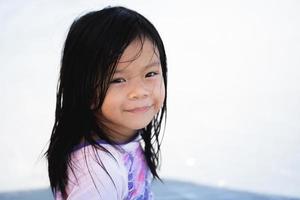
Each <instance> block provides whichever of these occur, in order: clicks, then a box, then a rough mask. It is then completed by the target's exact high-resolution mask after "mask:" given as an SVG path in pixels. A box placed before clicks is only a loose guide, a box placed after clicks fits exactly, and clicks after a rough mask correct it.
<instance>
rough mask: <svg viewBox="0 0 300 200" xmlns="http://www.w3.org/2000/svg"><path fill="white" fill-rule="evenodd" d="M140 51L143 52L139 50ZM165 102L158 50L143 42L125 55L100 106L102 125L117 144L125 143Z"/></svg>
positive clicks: (144, 125) (133, 45)
mask: <svg viewBox="0 0 300 200" xmlns="http://www.w3.org/2000/svg"><path fill="white" fill-rule="evenodd" d="M141 48H142V49H141ZM164 99H165V85H164V80H163V76H162V69H161V65H160V59H159V55H158V50H157V49H156V48H154V46H153V44H152V42H150V41H149V40H148V39H145V41H144V44H141V41H140V40H135V41H133V42H132V43H131V44H130V45H129V46H128V47H127V48H126V49H125V51H124V53H123V55H122V56H121V59H120V61H119V63H118V64H117V68H116V72H115V74H114V75H113V79H112V81H111V83H110V86H109V88H108V91H107V94H106V96H105V99H104V102H103V104H102V107H101V110H102V117H101V121H102V123H103V124H104V125H105V126H106V127H108V129H109V130H108V133H109V136H110V137H111V139H112V140H114V141H116V142H126V141H128V140H129V139H131V138H132V137H133V136H134V135H135V133H136V131H137V130H138V129H141V128H144V127H146V126H147V125H148V124H149V123H150V122H151V120H152V119H153V117H154V116H155V115H156V114H157V113H158V112H159V110H160V108H161V107H162V105H163V102H164Z"/></svg>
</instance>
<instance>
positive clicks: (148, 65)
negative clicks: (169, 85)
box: [115, 60, 160, 73]
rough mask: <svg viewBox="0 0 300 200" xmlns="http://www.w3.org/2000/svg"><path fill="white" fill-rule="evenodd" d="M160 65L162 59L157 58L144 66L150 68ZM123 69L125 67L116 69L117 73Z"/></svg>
mask: <svg viewBox="0 0 300 200" xmlns="http://www.w3.org/2000/svg"><path fill="white" fill-rule="evenodd" d="M158 65H160V61H157V60H156V61H153V62H151V63H148V64H147V65H145V66H144V68H150V67H153V66H158ZM125 69H126V68H125ZM122 71H124V69H121V70H118V69H116V71H115V73H121V72H122Z"/></svg>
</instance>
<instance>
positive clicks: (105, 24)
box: [45, 7, 167, 197]
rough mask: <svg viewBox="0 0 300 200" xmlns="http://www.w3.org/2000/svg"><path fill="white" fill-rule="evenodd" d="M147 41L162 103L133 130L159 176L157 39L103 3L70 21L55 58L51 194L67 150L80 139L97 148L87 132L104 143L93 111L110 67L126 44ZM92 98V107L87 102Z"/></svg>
mask: <svg viewBox="0 0 300 200" xmlns="http://www.w3.org/2000/svg"><path fill="white" fill-rule="evenodd" d="M136 39H141V41H144V40H145V39H149V40H150V41H151V42H152V43H153V45H154V47H155V48H156V49H157V50H158V53H159V59H160V63H161V67H162V75H163V79H164V85H165V93H166V94H165V100H164V102H163V106H162V108H161V109H160V111H159V113H157V114H156V115H155V116H154V118H153V119H152V121H151V122H150V123H149V124H148V125H147V126H146V127H145V128H143V129H141V130H139V131H140V132H141V136H142V138H143V142H144V154H145V159H146V161H147V164H148V166H149V169H150V171H151V173H152V175H153V177H154V178H158V179H160V178H159V176H158V173H157V168H158V166H159V164H160V145H161V139H160V137H159V133H160V130H161V126H162V121H163V119H166V110H167V105H166V102H167V98H166V97H167V63H166V54H165V49H164V45H163V42H162V39H161V37H160V35H159V33H158V31H157V30H156V28H155V27H154V26H153V24H152V23H151V22H149V21H148V20H147V19H146V18H145V17H143V16H142V15H141V14H139V13H137V12H135V11H133V10H130V9H127V8H124V7H107V8H104V9H102V10H100V11H93V12H89V13H87V14H85V15H83V16H81V17H79V18H78V19H76V20H75V21H74V22H73V24H72V25H71V27H70V30H69V32H68V35H67V38H66V41H65V44H64V49H63V53H62V59H61V69H60V76H59V80H58V85H57V97H56V111H55V122H54V126H53V129H52V134H51V138H50V144H49V147H48V150H47V151H46V153H45V155H46V157H47V160H48V173H49V179H50V185H51V189H52V192H53V193H54V194H55V193H56V192H58V191H60V192H61V193H62V196H63V197H65V196H66V191H65V190H66V186H67V183H68V167H72V166H71V159H70V156H71V153H72V151H73V149H74V147H75V146H76V145H78V144H80V142H81V141H82V140H84V141H87V142H88V143H89V144H91V145H92V146H93V147H95V148H97V147H99V146H100V147H101V145H100V144H99V143H97V142H96V140H95V138H94V137H93V136H92V133H94V134H96V136H97V137H99V138H100V139H103V140H105V141H107V142H108V143H109V144H112V145H114V144H115V143H114V142H113V141H112V140H110V139H109V137H108V135H107V133H106V131H105V130H104V128H103V127H102V126H101V125H99V122H98V120H97V117H96V114H95V112H96V111H98V112H99V110H101V106H102V104H103V101H104V98H105V95H106V92H107V90H108V87H109V83H110V81H111V79H112V76H113V74H114V72H115V69H116V65H117V63H118V61H119V59H120V57H121V56H122V54H123V52H124V50H125V49H126V47H127V46H128V45H129V44H130V43H131V42H132V41H134V40H136ZM95 102H96V104H95V105H96V106H95V108H91V105H92V104H94V103H95Z"/></svg>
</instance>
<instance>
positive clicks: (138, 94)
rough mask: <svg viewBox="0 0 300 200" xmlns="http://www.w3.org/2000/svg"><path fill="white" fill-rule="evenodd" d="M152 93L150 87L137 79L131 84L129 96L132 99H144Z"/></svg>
mask: <svg viewBox="0 0 300 200" xmlns="http://www.w3.org/2000/svg"><path fill="white" fill-rule="evenodd" d="M149 94H150V91H149V88H147V86H146V84H145V83H144V82H143V81H135V82H133V83H132V84H131V87H130V90H129V92H128V98H129V99H131V100H136V99H143V98H146V97H148V96H149Z"/></svg>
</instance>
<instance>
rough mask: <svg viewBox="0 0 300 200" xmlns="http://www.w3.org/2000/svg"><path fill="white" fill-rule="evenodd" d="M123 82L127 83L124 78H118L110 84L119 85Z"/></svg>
mask: <svg viewBox="0 0 300 200" xmlns="http://www.w3.org/2000/svg"><path fill="white" fill-rule="evenodd" d="M123 82H126V80H125V79H124V78H116V79H113V80H112V81H111V82H110V83H112V84H118V83H123Z"/></svg>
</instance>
